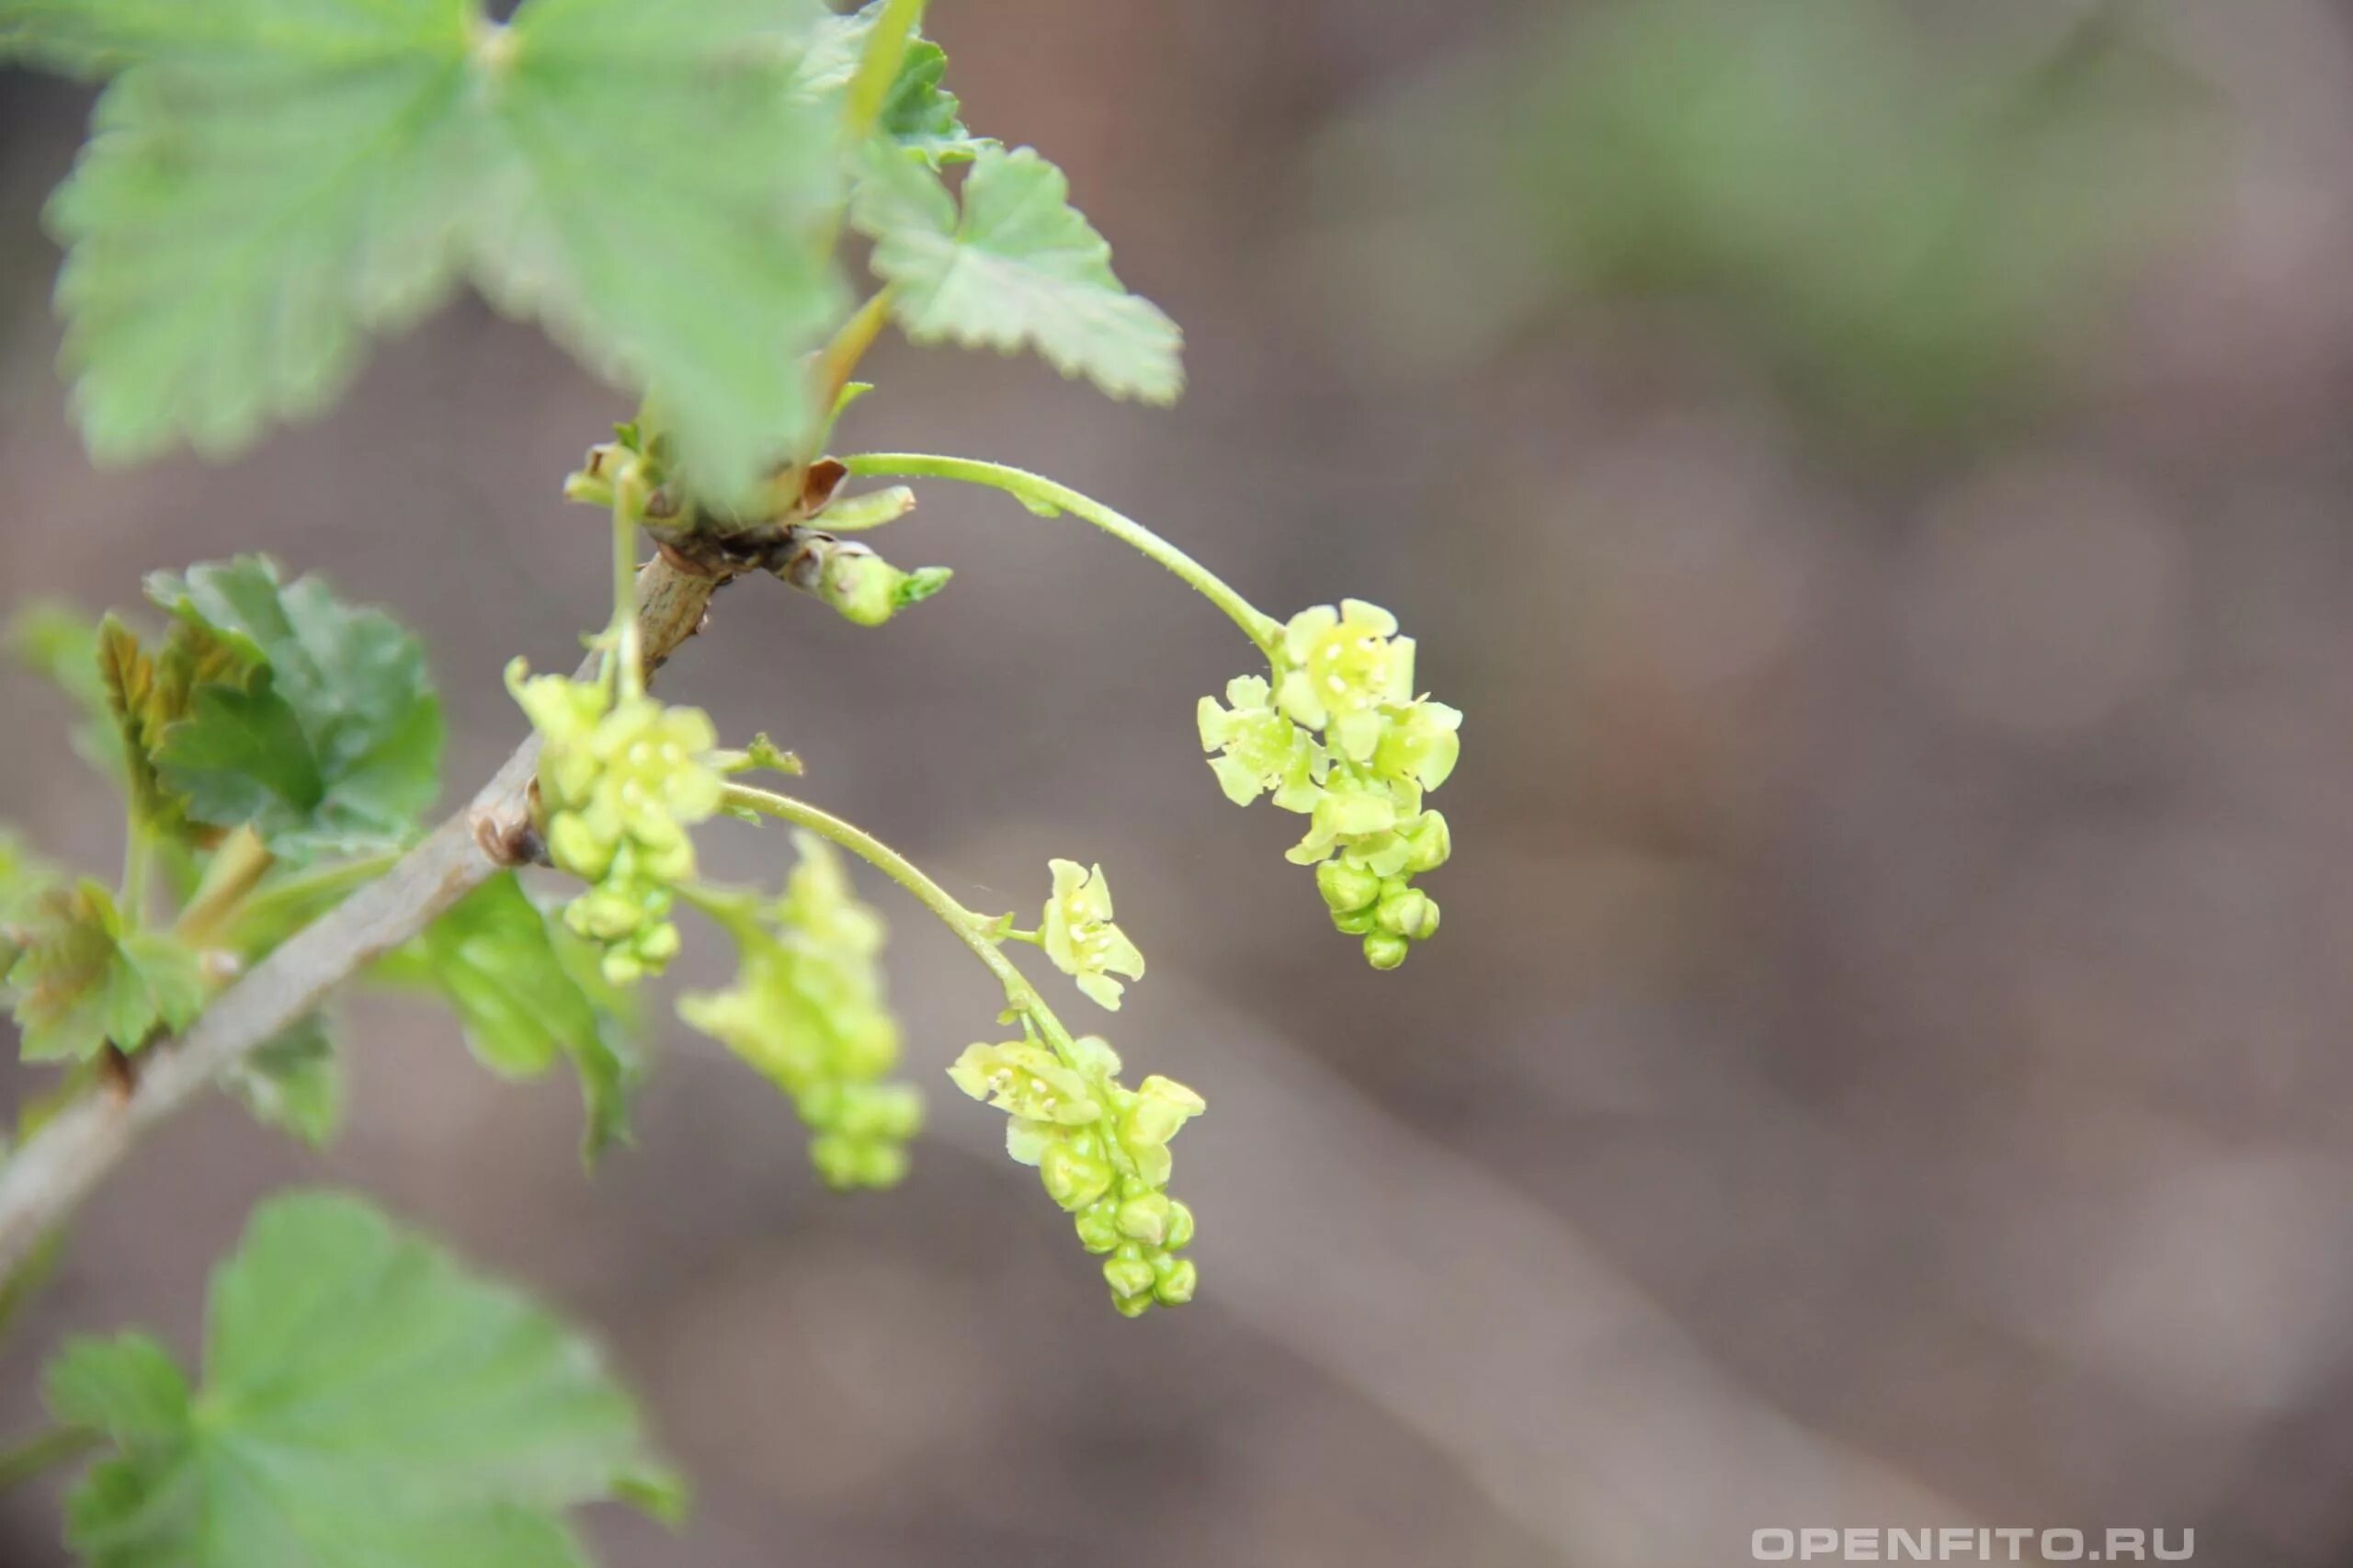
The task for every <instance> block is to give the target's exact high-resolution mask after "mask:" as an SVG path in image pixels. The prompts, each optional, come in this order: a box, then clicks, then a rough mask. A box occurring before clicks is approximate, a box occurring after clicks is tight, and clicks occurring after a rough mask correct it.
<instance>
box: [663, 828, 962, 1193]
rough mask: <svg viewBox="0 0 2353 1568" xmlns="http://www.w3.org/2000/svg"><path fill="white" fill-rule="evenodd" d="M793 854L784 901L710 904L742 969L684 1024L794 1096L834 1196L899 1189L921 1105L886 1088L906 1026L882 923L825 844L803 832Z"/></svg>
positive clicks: (702, 998) (691, 1003)
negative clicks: (887, 964) (844, 1191)
mask: <svg viewBox="0 0 2353 1568" xmlns="http://www.w3.org/2000/svg"><path fill="white" fill-rule="evenodd" d="M793 843H794V845H795V846H796V847H797V848H798V849H799V850H800V854H801V862H800V864H799V865H798V866H796V867H795V868H794V869H793V872H792V876H791V878H790V880H789V881H787V882H786V884H785V892H784V896H783V898H781V899H779V900H778V901H777V902H776V903H773V904H770V905H767V906H760V905H757V904H755V903H752V902H751V901H750V900H748V899H745V900H744V901H743V902H741V903H714V904H713V906H712V913H713V914H714V915H717V916H718V917H719V918H720V920H721V921H722V923H723V924H725V925H726V926H728V927H729V928H730V929H731V930H732V931H733V933H734V934H735V937H736V940H737V942H738V944H739V945H740V946H741V948H742V950H743V968H742V971H740V972H739V974H738V975H737V977H736V981H735V983H734V984H733V986H731V987H729V988H728V989H727V990H724V991H715V992H700V993H692V994H688V995H685V996H682V997H680V998H679V999H678V1016H679V1017H681V1018H684V1019H685V1020H686V1021H687V1023H688V1024H689V1025H691V1026H692V1027H693V1028H697V1029H699V1030H701V1031H702V1032H703V1033H705V1034H707V1035H710V1037H711V1038H712V1039H714V1040H719V1041H721V1042H722V1043H723V1044H725V1045H726V1046H727V1047H728V1048H729V1049H730V1050H732V1051H734V1052H735V1053H736V1054H737V1055H738V1056H740V1057H742V1058H743V1059H744V1060H745V1062H749V1063H751V1065H752V1066H753V1067H754V1068H756V1069H757V1070H758V1071H759V1073H760V1074H762V1075H764V1076H765V1077H767V1079H769V1080H770V1081H771V1082H773V1083H774V1084H775V1085H777V1086H778V1087H779V1088H780V1089H782V1090H783V1091H784V1092H785V1093H786V1094H788V1095H790V1096H792V1101H793V1104H794V1106H795V1107H796V1108H798V1109H799V1111H800V1113H801V1120H802V1121H803V1122H805V1123H806V1124H807V1125H808V1126H809V1128H810V1129H811V1131H813V1133H814V1134H815V1136H814V1137H813V1138H812V1139H811V1141H810V1144H809V1158H810V1162H811V1163H812V1164H813V1165H815V1166H816V1167H817V1174H818V1175H819V1176H822V1177H824V1180H825V1182H826V1184H827V1185H828V1186H831V1187H890V1186H892V1185H894V1184H896V1183H897V1182H898V1180H899V1178H900V1177H901V1176H904V1175H905V1174H906V1169H907V1153H906V1143H907V1140H909V1139H910V1138H912V1137H914V1136H915V1131H916V1129H917V1128H918V1127H920V1126H921V1125H922V1122H923V1096H922V1095H921V1093H920V1092H919V1091H918V1090H917V1089H916V1088H915V1085H912V1084H901V1083H886V1082H884V1081H883V1080H884V1078H885V1077H886V1075H887V1074H889V1073H890V1071H891V1069H892V1067H893V1066H894V1065H895V1064H896V1063H897V1062H898V1060H899V1025H898V1020H897V1019H896V1018H894V1017H892V1014H891V1009H890V1006H889V1005H888V1004H887V1003H886V1002H885V1001H884V999H883V994H882V976H881V970H880V968H879V967H878V966H877V965H876V963H875V955H876V954H877V953H878V952H879V951H880V950H881V946H882V918H881V915H877V914H876V913H875V912H874V910H873V909H872V908H870V907H869V906H868V905H867V904H866V903H864V902H862V901H861V900H860V899H859V898H858V895H857V894H856V892H853V891H852V889H851V887H850V883H849V878H848V875H847V872H846V871H845V870H844V869H843V866H842V862H841V858H840V857H839V856H837V855H836V854H835V853H834V851H833V849H832V847H831V846H829V845H827V844H826V843H825V842H824V840H823V839H821V838H818V837H816V836H814V835H811V834H806V833H798V834H795V835H793Z"/></svg>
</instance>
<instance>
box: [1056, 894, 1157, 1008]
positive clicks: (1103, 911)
mask: <svg viewBox="0 0 2353 1568" xmlns="http://www.w3.org/2000/svg"><path fill="white" fill-rule="evenodd" d="M1047 864H1048V866H1049V867H1050V869H1051V870H1052V871H1053V873H1054V891H1053V893H1052V895H1051V897H1049V898H1048V899H1047V900H1046V912H1045V917H1044V920H1043V921H1042V923H1041V930H1042V933H1043V937H1044V942H1045V949H1046V956H1047V957H1048V958H1050V959H1051V960H1054V967H1055V968H1056V969H1059V970H1061V971H1063V973H1064V974H1067V975H1071V976H1074V977H1075V978H1076V980H1077V981H1078V988H1079V989H1080V990H1081V991H1084V992H1086V994H1087V995H1088V996H1090V997H1092V998H1093V999H1094V1000H1095V1001H1096V1002H1097V1004H1098V1005H1099V1006H1103V1007H1105V1008H1107V1009H1108V1010H1109V1011H1111V1012H1114V1013H1116V1012H1118V1011H1119V1010H1120V993H1121V992H1122V991H1124V990H1126V989H1127V987H1125V986H1124V985H1121V984H1120V983H1119V982H1118V981H1116V980H1113V979H1112V978H1110V977H1111V976H1112V975H1113V974H1124V975H1126V976H1127V977H1128V978H1129V979H1130V980H1142V978H1143V954H1142V952H1140V951H1138V950H1137V948H1136V945H1135V944H1134V943H1133V942H1131V941H1130V940H1129V939H1128V937H1127V933H1125V932H1124V931H1121V930H1120V928H1119V927H1118V926H1115V925H1113V924H1112V923H1111V887H1110V884H1109V882H1108V881H1106V880H1105V879H1104V876H1103V868H1102V867H1100V866H1097V867H1095V868H1094V869H1092V870H1091V871H1090V870H1089V869H1086V867H1083V866H1081V865H1080V864H1079V863H1078V862H1077V861H1075V860H1051V861H1049V862H1047Z"/></svg>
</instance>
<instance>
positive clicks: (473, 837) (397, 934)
mask: <svg viewBox="0 0 2353 1568" xmlns="http://www.w3.org/2000/svg"><path fill="white" fill-rule="evenodd" d="M725 580H726V579H725V577H724V575H706V574H698V573H694V572H682V571H680V570H678V569H677V568H676V566H674V565H673V564H671V562H669V560H668V559H667V557H666V556H665V557H656V558H655V559H654V561H652V562H648V563H647V564H646V565H645V567H644V568H643V569H642V571H640V572H639V574H638V579H637V600H638V627H639V630H640V632H641V634H642V640H643V643H644V648H645V659H646V664H647V666H648V667H649V669H650V668H651V667H653V666H654V665H659V664H660V663H661V662H662V661H663V660H664V659H665V658H666V657H668V655H669V654H670V653H671V652H672V650H674V649H676V647H677V646H678V645H679V644H680V643H682V642H685V641H686V640H687V639H688V637H691V636H693V635H694V633H695V632H696V631H697V630H698V629H699V627H700V626H701V624H702V618H703V611H704V609H705V608H707V607H708V606H709V604H710V596H711V594H712V592H713V591H714V590H715V589H716V588H717V587H718V586H719V585H720V584H721V583H722V582H723V581H725ZM596 666H597V657H592V658H591V659H590V660H589V662H588V664H587V665H585V666H584V667H583V670H582V674H583V675H584V676H586V675H588V674H592V673H594V670H595V668H596ZM539 758H540V746H539V737H538V736H537V735H533V736H531V737H530V738H529V739H527V740H526V741H524V743H523V744H521V745H519V746H517V748H516V749H515V754H514V755H513V756H510V757H508V758H507V759H506V766H504V767H501V768H500V769H499V770H498V773H497V776H496V777H495V778H492V779H491V781H490V782H489V783H488V784H486V785H484V786H483V790H482V791H481V793H479V794H477V795H476V796H475V797H474V798H473V801H472V802H471V803H470V804H469V805H467V806H466V808H465V809H464V810H462V811H460V812H458V813H457V814H456V815H454V816H452V817H450V818H449V820H448V821H446V822H444V823H443V824H441V825H440V826H438V827H437V828H435V829H434V830H433V831H432V832H431V833H430V834H428V835H426V838H425V839H424V841H423V842H422V843H420V844H418V845H417V846H416V847H415V848H414V849H412V850H410V851H409V852H408V853H407V854H406V855H404V856H403V857H402V858H401V859H400V861H399V863H398V864H396V865H394V866H393V867H392V869H390V870H388V871H386V872H385V873H384V874H383V875H382V876H381V877H379V878H377V879H376V880H375V881H371V882H369V883H367V884H366V885H365V886H363V887H361V888H360V889H359V890H358V892H354V893H353V894H352V895H351V896H350V897H349V898H347V899H346V900H345V901H344V902H343V903H339V904H337V905H336V906H335V908H334V909H333V910H331V911H329V912H328V913H327V914H326V915H322V916H321V917H320V918H319V919H317V920H314V921H313V922H312V923H311V924H310V925H309V926H305V927H303V928H302V929H301V931H299V932H297V933H295V935H294V936H292V937H289V938H288V939H287V940H286V942H285V943H283V944H282V945H281V946H279V947H278V949H276V950H275V951H273V952H272V953H271V954H270V955H269V956H268V957H267V958H266V959H264V960H262V961H261V962H260V963H258V964H256V965H255V966H254V968H253V970H252V971H251V972H250V973H248V974H247V975H245V977H244V979H242V980H240V981H238V982H237V983H235V984H234V985H233V986H231V987H230V988H229V989H228V990H226V991H224V992H222V994H220V996H218V997H217V998H215V999H214V1001H213V1002H212V1004H211V1006H208V1007H207V1008H205V1010H204V1014H203V1016H202V1017H199V1018H198V1019H197V1021H196V1023H195V1025H194V1027H192V1028H189V1030H188V1033H187V1035H186V1036H184V1037H183V1038H182V1039H180V1040H178V1041H176V1042H175V1043H171V1044H168V1045H157V1046H154V1047H151V1048H150V1049H149V1050H147V1051H142V1053H141V1054H140V1057H139V1059H138V1066H139V1069H140V1071H139V1074H138V1077H137V1079H136V1081H135V1082H134V1083H133V1084H132V1085H131V1088H130V1089H129V1090H128V1092H125V1091H123V1090H121V1089H119V1088H115V1089H109V1088H107V1087H104V1086H101V1087H100V1088H98V1089H97V1090H96V1091H94V1092H92V1093H90V1094H87V1095H85V1096H83V1097H82V1098H81V1099H80V1100H78V1101H76V1102H75V1103H74V1104H73V1105H71V1106H69V1107H67V1108H65V1109H63V1110H62V1111H60V1112H59V1113H58V1114H57V1115H56V1116H55V1117H53V1118H52V1119H51V1120H50V1121H49V1122H48V1123H47V1124H46V1125H44V1126H43V1127H42V1128H41V1130H40V1131H39V1132H37V1133H35V1134H34V1135H33V1136H32V1137H31V1138H30V1139H29V1140H28V1141H27V1142H25V1144H24V1145H23V1147H21V1148H19V1149H18V1150H17V1152H16V1153H14V1154H12V1155H10V1156H9V1157H8V1159H7V1161H6V1164H0V1279H5V1278H7V1277H8V1276H9V1275H10V1274H12V1273H14V1272H15V1270H16V1268H17V1266H18V1265H19V1264H20V1263H22V1262H23V1261H24V1260H25V1258H26V1257H27V1256H29V1255H30V1254H31V1253H32V1251H33V1249H34V1248H35V1247H36V1246H38V1245H39V1244H40V1240H41V1238H42V1237H43V1236H45V1235H47V1234H48V1233H50V1232H51V1230H53V1229H54V1228H55V1227H56V1226H57V1225H58V1224H59V1223H60V1222H61V1221H63V1220H64V1219H65V1218H66V1217H67V1216H68V1215H69V1214H71V1213H72V1212H73V1211H74V1208H75V1207H76V1206H77V1205H78V1204H79V1203H80V1202H81V1201H82V1199H84V1198H85V1197H86V1196H88V1194H89V1192H90V1190H91V1188H93V1187H97V1184H98V1183H99V1182H100V1181H101V1180H103V1179H104V1178H105V1176H106V1175H107V1173H108V1171H110V1170H112V1169H113V1168H114V1167H115V1166H116V1165H119V1163H121V1161H122V1158H123V1156H124V1155H126V1154H128V1153H130V1152H131V1147H132V1145H134V1144H135V1143H136V1142H138V1140H139V1137H140V1135H141V1134H142V1133H143V1132H144V1131H147V1129H149V1128H150V1127H152V1126H153V1125H154V1124H155V1123H156V1122H158V1121H161V1120H163V1119H165V1117H168V1116H170V1115H171V1114H172V1113H173V1112H174V1111H176V1110H178V1109H179V1108H181V1107H183V1106H185V1105H187V1104H188V1102H189V1101H190V1100H192V1099H194V1098H195V1097H196V1096H197V1095H198V1094H199V1092H200V1091H202V1090H203V1089H204V1088H205V1087H206V1085H210V1084H211V1083H212V1082H213V1081H214V1080H215V1079H217V1078H219V1077H220V1076H221V1074H222V1073H223V1072H224V1071H226V1070H227V1069H228V1068H231V1067H233V1066H235V1065H236V1064H237V1063H238V1062H240V1061H242V1060H244V1058H245V1057H246V1056H247V1055H249V1054H251V1053H252V1052H253V1051H256V1050H258V1049H259V1048H260V1047H262V1046H263V1045H265V1044H267V1042H268V1041H269V1040H273V1039H275V1038H276V1037H277V1036H278V1033H279V1032H280V1031H281V1030H283V1029H285V1028H287V1027H288V1026H290V1025H291V1024H293V1023H294V1022H295V1021H296V1020H298V1019H300V1018H301V1017H303V1016H304V1015H305V1014H308V1013H309V1012H311V1011H312V1010H313V1008H315V1007H316V1006H318V1005H319V1004H320V1003H321V1002H322V1001H324V999H325V997H326V995H327V994H328V993H329V992H331V991H333V990H335V987H337V986H339V985H341V984H342V983H344V982H345V981H347V980H348V979H350V978H351V976H352V975H353V974H355V973H357V972H358V971H359V970H361V969H363V968H365V967H366V966H367V965H368V964H369V963H370V962H372V961H373V960H376V959H377V958H379V957H381V955H382V954H384V953H386V952H389V951H390V950H392V949H394V948H396V947H399V946H400V945H401V944H402V943H403V942H405V941H407V940H409V938H411V937H415V935H416V934H417V933H418V932H420V931H422V930H424V929H425V927H426V926H427V925H429V924H430V923H431V922H432V920H433V918H434V917H435V916H436V915H439V914H440V913H441V912H442V911H443V910H445V909H448V908H449V906H450V905H451V904H453V903H457V902H458V900H460V898H463V897H464V896H465V895H466V894H467V893H468V892H472V891H473V889H475V888H477V887H479V886H481V885H482V883H483V882H484V881H488V880H489V879H490V878H491V877H492V876H494V875H495V874H496V873H497V872H499V871H501V870H503V869H506V868H507V867H508V866H510V865H512V864H514V856H513V852H512V849H511V846H513V845H514V844H515V843H516V842H517V839H518V837H519V836H520V835H521V832H522V830H523V829H524V828H525V827H526V826H527V825H528V824H529V788H530V783H531V778H532V775H533V773H534V772H535V771H536V770H537V768H538V767H539Z"/></svg>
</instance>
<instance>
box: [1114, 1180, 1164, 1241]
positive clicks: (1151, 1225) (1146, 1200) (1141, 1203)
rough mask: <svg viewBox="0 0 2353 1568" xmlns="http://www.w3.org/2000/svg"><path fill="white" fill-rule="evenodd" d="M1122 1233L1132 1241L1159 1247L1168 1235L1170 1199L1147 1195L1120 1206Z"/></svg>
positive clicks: (1157, 1193) (1158, 1195)
mask: <svg viewBox="0 0 2353 1568" xmlns="http://www.w3.org/2000/svg"><path fill="white" fill-rule="evenodd" d="M1120 1234H1121V1235H1123V1236H1126V1237H1128V1238H1130V1239H1131V1240H1132V1241H1139V1242H1150V1243H1151V1244H1153V1245H1154V1246H1158V1245H1159V1244H1161V1243H1162V1242H1163V1241H1164V1240H1165V1239H1166V1238H1167V1235H1168V1197H1167V1195H1166V1194H1165V1193H1159V1192H1153V1193H1146V1194H1145V1195H1144V1196H1143V1197H1142V1198H1131V1199H1128V1200H1127V1201H1126V1202H1125V1203H1122V1204H1120Z"/></svg>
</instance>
